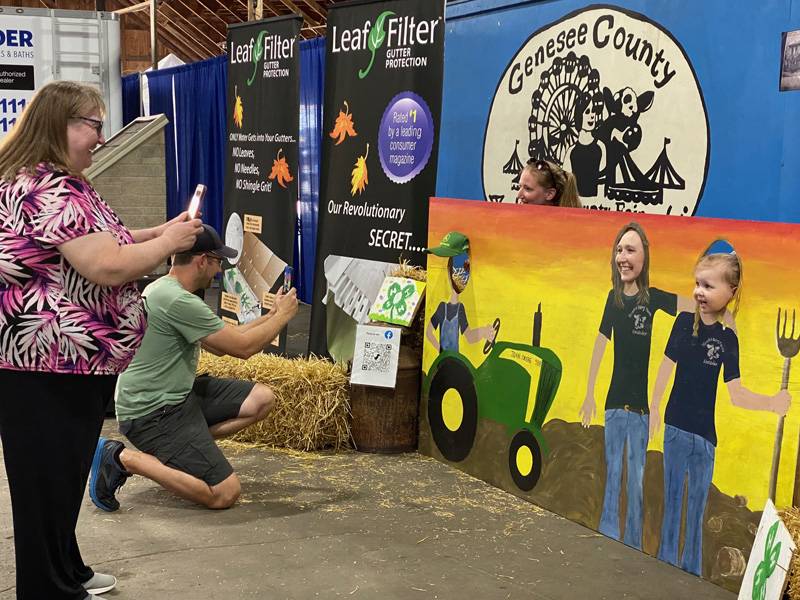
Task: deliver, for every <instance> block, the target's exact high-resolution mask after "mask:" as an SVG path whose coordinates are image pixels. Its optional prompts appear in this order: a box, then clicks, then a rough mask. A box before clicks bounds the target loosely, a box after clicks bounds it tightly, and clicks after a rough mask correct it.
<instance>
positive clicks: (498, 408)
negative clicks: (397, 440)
mask: <svg viewBox="0 0 800 600" xmlns="http://www.w3.org/2000/svg"><path fill="white" fill-rule="evenodd" d="M497 328H498V329H499V323H498V327H497ZM537 337H538V336H534V339H535V340H536V339H537ZM486 350H488V351H489V352H488V356H487V357H486V360H484V362H483V363H482V364H481V365H480V366H479V367H478V368H477V369H476V368H475V367H473V366H472V364H471V363H470V361H469V360H467V358H465V357H464V356H463V355H461V354H460V353H458V352H452V351H444V352H442V353H441V354H440V355H439V356H438V357H437V358H436V360H435V361H434V362H433V364H432V365H431V368H430V369H429V370H428V374H427V376H426V377H425V381H424V388H423V391H424V392H426V393H427V396H428V423H429V424H430V428H431V433H432V434H433V439H434V441H435V442H436V446H437V448H439V451H440V452H441V453H442V455H443V456H444V457H445V458H446V459H448V460H450V461H453V462H460V461H462V460H464V459H465V458H466V457H467V456H468V455H469V453H470V451H471V450H472V446H473V442H474V441H475V433H476V431H477V427H478V420H479V419H488V420H489V421H493V422H495V423H499V424H501V425H504V426H505V428H506V432H507V435H508V438H509V439H510V440H511V442H510V444H509V448H508V466H509V469H510V471H511V476H512V478H513V479H514V482H515V483H516V485H517V487H519V489H521V490H523V491H529V490H532V489H533V487H534V486H535V485H536V482H537V481H538V480H539V476H540V475H541V472H542V457H543V454H547V453H548V451H549V450H548V447H547V443H546V442H545V440H544V436H543V435H542V425H544V420H545V418H546V417H547V412H548V411H549V410H550V407H551V406H552V404H553V400H554V398H555V396H556V392H557V391H558V385H559V383H560V382H561V360H560V359H559V358H558V356H556V355H555V354H554V353H553V352H552V351H551V350H549V349H547V348H541V347H539V346H535V345H527V344H517V343H511V342H497V343H490V344H487V348H486Z"/></svg>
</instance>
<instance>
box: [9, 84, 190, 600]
mask: <svg viewBox="0 0 800 600" xmlns="http://www.w3.org/2000/svg"><path fill="white" fill-rule="evenodd" d="M104 110H105V109H104V105H103V100H102V97H101V96H100V94H99V93H98V92H97V90H95V89H94V88H91V87H88V86H84V85H81V84H77V83H72V82H66V81H60V82H55V83H51V84H48V85H46V86H44V87H43V88H42V89H41V90H40V91H39V92H38V93H37V94H36V96H34V98H33V99H32V100H31V102H30V104H29V105H28V107H27V108H26V110H25V111H24V112H23V114H22V116H21V118H20V120H19V122H18V123H17V125H16V127H14V129H13V130H12V131H11V133H9V135H8V136H6V138H5V139H4V140H3V142H2V144H0V178H2V180H0V389H2V390H3V394H2V397H0V438H1V439H2V443H3V458H4V459H5V466H6V473H7V476H8V482H9V488H10V491H11V506H12V513H13V519H14V545H15V550H16V564H17V598H18V599H29V600H33V599H35V600H41V599H43V598H47V599H48V600H60V599H64V600H67V599H69V600H84V599H86V598H94V596H92V595H91V594H90V592H92V591H96V592H100V591H105V590H106V589H108V588H109V586H112V587H113V584H114V583H115V581H116V580H115V579H114V578H113V577H112V576H107V575H102V574H99V573H94V572H93V571H92V570H91V569H90V568H89V567H87V566H86V565H85V564H84V563H83V560H82V559H81V555H80V551H79V549H78V543H77V541H76V539H75V525H76V524H77V521H78V513H79V511H80V505H81V501H82V498H83V493H84V489H85V487H86V479H87V477H88V474H89V467H90V465H91V462H92V455H93V452H94V449H95V446H96V444H97V439H98V437H99V434H100V428H101V426H102V423H103V416H104V413H105V407H106V405H107V403H108V400H109V399H110V397H111V395H112V394H113V390H114V384H115V380H116V375H117V374H118V373H120V372H121V371H122V370H123V369H124V368H125V367H126V366H127V365H128V363H129V362H130V361H131V359H132V358H133V355H134V353H135V352H136V349H137V348H138V347H139V344H140V342H141V339H142V335H143V334H144V328H145V319H144V313H143V308H142V303H141V300H140V297H139V294H138V292H137V289H136V286H135V284H134V283H131V282H133V281H135V280H136V279H138V278H140V277H142V276H143V275H145V274H147V273H149V272H151V271H152V270H153V269H155V268H156V267H157V266H158V265H160V264H161V263H162V262H163V261H164V260H165V259H166V257H167V256H169V255H171V254H173V253H175V252H179V251H182V250H186V249H188V248H190V247H191V246H192V244H193V243H194V239H195V236H196V235H197V233H198V232H199V231H200V230H201V224H200V221H199V220H189V219H188V216H187V215H186V213H184V214H182V215H180V216H179V217H177V218H176V219H173V220H172V221H170V222H168V223H165V224H163V225H161V226H159V227H155V228H152V229H147V230H142V231H132V232H131V231H128V230H127V229H126V228H125V227H124V226H123V225H122V223H121V222H120V220H119V218H118V217H117V216H116V215H115V214H114V211H113V210H111V208H110V207H109V206H108V205H107V204H106V203H105V202H104V201H103V200H102V198H100V196H99V195H98V194H97V192H96V191H95V190H94V189H93V188H92V186H91V184H90V183H89V182H88V181H87V180H86V179H85V178H84V177H83V176H82V175H81V173H82V171H83V170H84V169H86V168H87V167H88V166H89V165H91V162H92V154H91V151H92V149H93V148H94V147H95V146H97V145H98V144H102V143H103V142H104V141H105V140H104V139H103V133H102V128H103V121H102V119H103V114H104Z"/></svg>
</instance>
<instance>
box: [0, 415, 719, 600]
mask: <svg viewBox="0 0 800 600" xmlns="http://www.w3.org/2000/svg"><path fill="white" fill-rule="evenodd" d="M105 431H106V434H111V435H112V436H113V437H118V435H117V434H116V433H115V431H116V423H115V422H114V421H113V420H108V421H106V425H105ZM226 453H227V454H228V456H229V457H230V459H231V462H232V464H233V465H234V468H235V469H236V470H237V471H238V472H239V474H240V476H241V478H242V482H243V495H242V499H241V502H240V503H239V504H238V505H237V506H235V507H234V508H232V509H230V510H227V511H221V512H212V511H207V510H204V509H200V508H196V507H194V506H191V505H189V504H187V503H185V502H183V501H182V500H179V499H177V498H175V497H174V496H172V495H171V494H169V493H168V492H166V491H164V490H162V489H161V488H159V487H158V486H157V485H155V484H154V483H152V482H150V481H147V480H145V479H142V478H136V477H135V478H132V479H131V480H130V481H128V483H127V484H126V485H125V487H124V488H123V489H122V490H121V492H120V494H119V499H120V502H121V504H122V508H121V509H120V510H119V511H118V512H116V513H110V514H109V513H104V512H102V511H100V510H98V509H96V508H95V507H94V506H93V505H92V503H91V501H90V500H89V498H88V495H87V496H86V498H85V501H84V507H83V510H82V513H81V518H80V522H79V524H78V539H79V541H80V543H81V548H82V552H83V556H84V558H85V559H86V560H87V562H89V564H91V565H92V566H93V567H94V568H96V569H97V570H99V571H101V572H109V573H113V574H115V575H116V576H117V577H118V578H119V580H120V581H119V586H118V588H117V589H116V590H114V591H112V592H109V593H108V594H106V595H105V597H107V598H117V599H137V600H143V599H149V598H170V599H177V600H183V599H185V600H198V599H208V600H216V599H223V598H225V599H229V598H269V599H298V600H300V599H316V598H353V599H358V598H363V599H373V598H381V599H398V600H401V599H402V600H406V599H409V598H410V599H416V598H419V599H420V600H424V599H433V598H441V599H450V598H452V599H457V600H466V599H472V598H481V599H487V600H493V599H501V598H526V599H536V600H549V599H553V600H555V599H567V598H569V599H572V598H580V599H602V598H608V599H618V598H631V599H633V598H642V599H645V598H646V599H648V600H658V599H662V598H663V599H670V600H672V599H677V598H704V599H725V600H731V599H732V598H733V597H734V596H733V594H731V593H729V592H726V591H724V590H722V589H721V588H719V587H717V586H715V585H712V584H710V583H707V582H704V581H701V580H700V579H697V578H695V577H692V576H690V575H687V574H686V573H684V572H682V571H680V570H678V569H675V568H673V567H671V566H669V565H667V564H665V563H662V562H660V561H658V560H655V559H653V558H651V557H648V556H646V555H644V554H642V553H640V552H637V551H635V550H631V549H630V548H628V547H626V546H624V545H622V544H620V543H618V542H614V541H612V540H609V539H607V538H605V537H602V536H600V535H599V534H597V533H595V532H593V531H591V530H588V529H585V528H584V527H581V526H580V525H576V524H575V523H572V522H570V521H567V520H565V519H562V518H560V517H558V516H555V515H553V514H551V513H548V512H545V511H543V510H541V509H538V508H537V507H535V506H533V505H531V504H529V503H527V502H524V501H522V500H519V499H518V498H516V497H515V496H512V495H510V494H506V493H504V492H502V491H500V490H498V489H496V488H493V487H490V486H488V485H486V484H484V483H483V482H481V481H479V480H477V479H473V478H471V477H469V476H467V475H465V474H463V473H460V472H458V471H456V470H454V469H451V468H449V467H447V466H446V465H444V464H442V463H439V462H436V461H434V460H432V459H429V458H426V457H423V456H421V455H418V454H403V455H394V456H381V455H370V454H360V453H355V452H346V453H340V454H319V453H312V454H307V453H297V452H287V451H274V450H267V449H242V448H241V447H234V448H232V447H226ZM9 505H10V502H9V499H8V482H7V480H6V478H5V471H4V470H3V469H1V468H0V600H11V599H12V598H14V551H13V543H12V527H11V511H10V506H9Z"/></svg>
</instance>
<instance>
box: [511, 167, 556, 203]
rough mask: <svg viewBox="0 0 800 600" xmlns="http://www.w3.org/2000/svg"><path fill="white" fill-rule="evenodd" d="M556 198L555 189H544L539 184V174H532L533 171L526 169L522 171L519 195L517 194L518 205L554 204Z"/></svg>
mask: <svg viewBox="0 0 800 600" xmlns="http://www.w3.org/2000/svg"><path fill="white" fill-rule="evenodd" d="M555 197H556V190H555V189H554V188H546V187H542V184H540V183H539V177H538V173H537V174H534V173H531V170H530V169H528V168H525V169H523V170H522V175H521V176H520V178H519V193H518V194H517V203H518V204H539V205H542V204H545V205H550V204H553V198H555Z"/></svg>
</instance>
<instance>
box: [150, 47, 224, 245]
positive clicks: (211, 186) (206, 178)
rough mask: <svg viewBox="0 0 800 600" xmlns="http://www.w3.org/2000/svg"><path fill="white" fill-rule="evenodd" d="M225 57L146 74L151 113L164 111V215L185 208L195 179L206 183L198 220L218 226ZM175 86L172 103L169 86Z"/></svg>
mask: <svg viewBox="0 0 800 600" xmlns="http://www.w3.org/2000/svg"><path fill="white" fill-rule="evenodd" d="M226 78H227V57H225V56H219V57H216V58H212V59H209V60H205V61H202V62H197V63H192V64H189V65H182V66H180V67H174V68H172V69H164V70H160V71H156V72H151V73H148V74H147V81H148V88H149V94H150V114H157V113H164V114H165V115H166V116H167V118H168V119H169V121H170V122H169V125H167V127H166V129H165V138H166V158H167V216H168V217H169V218H171V217H174V216H175V215H177V214H178V213H180V212H181V211H182V210H185V209H186V205H187V203H188V202H189V198H190V197H191V195H192V193H193V192H194V188H195V186H196V185H197V184H198V183H204V184H205V185H206V186H208V191H207V192H206V200H205V202H204V204H203V220H204V221H205V222H206V223H208V224H209V225H211V226H212V227H214V228H215V229H217V230H218V231H220V230H221V228H222V196H223V186H224V183H225V176H224V171H225V147H226V141H225V138H226V124H225V115H226V110H225V89H226V85H227V79H226ZM173 87H174V90H175V96H174V107H173V95H172V90H173Z"/></svg>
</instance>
